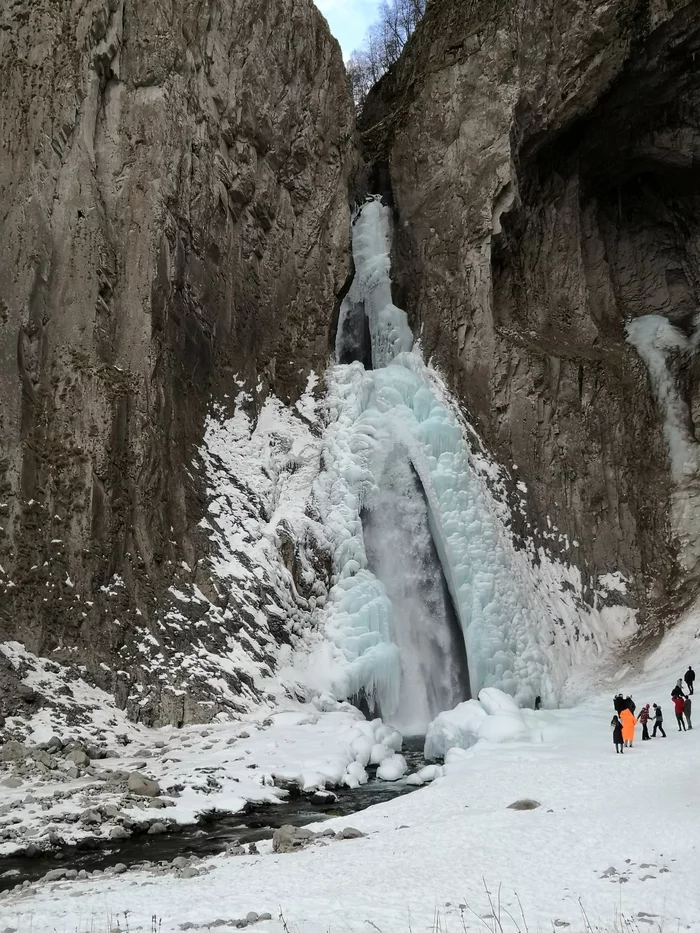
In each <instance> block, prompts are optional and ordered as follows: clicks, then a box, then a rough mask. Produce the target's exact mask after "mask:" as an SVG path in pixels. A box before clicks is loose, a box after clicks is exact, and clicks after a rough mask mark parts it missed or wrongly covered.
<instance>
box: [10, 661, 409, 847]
mask: <svg viewBox="0 0 700 933" xmlns="http://www.w3.org/2000/svg"><path fill="white" fill-rule="evenodd" d="M2 650H3V653H4V654H5V655H6V657H8V658H9V659H10V660H12V661H14V662H15V663H20V662H21V664H22V665H23V666H24V667H25V669H26V675H25V677H24V678H23V683H24V684H26V685H27V686H30V687H32V688H37V689H41V690H42V691H43V693H44V695H45V696H47V697H49V698H51V701H52V702H51V705H47V706H46V707H45V708H43V709H41V710H39V711H38V712H37V713H36V714H34V715H33V716H32V717H30V718H29V719H28V720H24V719H20V718H19V717H10V718H8V720H7V728H8V730H10V731H11V734H13V735H16V736H18V737H20V738H22V739H25V740H26V741H28V744H31V745H34V744H37V743H40V742H46V741H48V740H49V739H50V738H51V737H52V736H55V735H58V736H63V737H68V736H70V737H71V738H75V739H76V740H80V741H82V742H83V743H84V744H85V745H91V744H104V745H106V747H107V748H109V749H111V750H112V751H116V752H117V753H118V755H117V757H114V758H107V759H101V760H96V761H93V762H91V767H92V768H93V769H94V772H95V773H94V774H93V775H90V774H84V775H82V776H80V777H78V778H76V779H73V780H70V779H67V778H64V777H63V776H62V775H61V776H59V775H57V774H56V773H55V772H49V773H48V774H46V775H42V774H40V773H36V774H35V775H34V776H33V777H31V778H30V777H27V776H25V778H24V780H23V783H22V785H21V786H20V787H17V788H8V787H3V788H2V790H3V800H2V805H3V807H0V830H2V829H4V828H6V827H7V826H8V825H10V824H12V826H13V829H15V830H16V833H15V835H14V838H12V839H9V840H4V841H1V842H0V855H7V854H9V853H11V852H13V851H15V850H16V849H18V848H21V847H22V846H24V845H26V844H27V843H28V842H30V841H31V842H35V843H41V842H43V841H45V840H46V837H47V835H48V832H49V830H50V828H51V825H52V822H53V823H59V824H60V827H61V828H60V832H61V835H62V837H63V838H64V839H65V840H66V841H67V842H73V841H78V840H80V839H81V838H84V837H85V836H87V835H96V834H97V835H99V834H100V833H102V834H103V835H105V836H106V835H107V834H108V832H109V830H110V828H111V827H110V826H109V824H105V825H104V826H103V827H102V828H101V829H97V830H96V829H94V828H91V829H90V830H89V831H88V830H86V829H85V828H84V827H83V826H81V825H80V824H79V823H66V822H65V818H66V815H68V814H71V813H82V812H83V811H84V810H85V809H88V808H90V807H95V806H104V805H106V804H113V805H117V806H118V807H119V808H120V809H121V810H122V811H123V812H124V813H126V814H128V815H129V817H130V818H131V819H132V820H134V821H135V822H140V823H143V822H149V821H150V820H152V817H153V811H152V810H148V809H146V810H141V809H138V808H134V807H131V808H125V804H124V801H123V800H122V796H121V792H120V791H119V789H118V788H115V787H112V786H111V785H110V784H109V783H108V782H106V781H105V778H106V777H108V775H109V772H110V771H112V770H115V771H123V772H127V773H129V772H131V771H134V770H139V771H141V772H144V773H146V774H147V776H148V777H151V778H153V779H154V780H156V781H158V783H159V784H160V786H161V788H162V789H163V792H164V795H165V796H166V797H168V796H171V791H172V790H173V789H177V794H176V795H172V798H171V800H172V803H173V806H172V807H169V808H168V811H167V817H168V820H173V821H175V822H178V823H182V824H188V823H193V822H195V821H196V820H197V819H198V817H200V816H201V815H202V814H203V813H205V812H206V811H211V810H217V811H220V812H227V813H236V812H238V811H239V810H241V809H243V808H244V807H245V806H246V804H247V803H268V804H279V803H280V802H282V801H284V800H285V799H286V797H287V791H286V790H281V789H280V788H279V787H277V786H275V785H276V783H280V782H283V783H288V782H291V783H294V784H296V785H297V786H298V787H299V788H300V789H301V790H303V791H313V790H316V789H324V788H325V787H327V786H329V785H331V786H340V785H346V786H358V785H359V784H364V783H366V782H367V773H366V771H365V769H364V765H365V764H367V762H368V761H369V757H370V754H371V753H372V752H373V751H374V752H375V754H376V755H377V756H381V757H383V758H394V757H396V758H397V765H394V767H397V766H398V759H401V756H400V755H396V751H397V750H400V748H401V744H402V738H401V735H400V734H399V733H397V732H396V730H394V729H392V728H390V727H388V726H386V725H385V724H383V723H382V721H381V720H380V719H375V720H373V721H372V722H367V721H366V720H365V719H364V717H363V716H362V714H361V713H360V712H359V710H357V709H356V708H355V707H353V706H351V705H350V704H348V703H338V702H336V701H335V700H332V699H330V698H328V697H326V698H319V699H318V700H314V701H313V702H311V703H306V704H302V703H296V702H294V701H291V700H289V699H287V700H286V701H285V702H284V703H283V704H282V703H277V704H275V705H274V706H273V705H266V704H261V705H260V706H258V708H257V709H256V710H255V712H254V713H251V714H249V715H248V716H244V717H242V718H241V719H240V720H239V721H238V722H235V723H234V722H230V721H223V722H213V723H209V724H207V725H197V726H190V727H186V728H182V729H177V728H174V727H164V728H161V729H147V728H145V727H144V726H142V725H137V724H134V723H132V722H129V720H127V718H126V715H125V714H124V712H123V711H122V710H119V709H117V708H116V705H115V702H114V698H113V697H111V696H110V695H109V694H106V693H104V692H103V691H101V690H99V689H97V688H95V687H91V686H89V685H88V684H86V683H84V682H83V681H81V680H79V679H77V678H75V677H74V676H72V675H71V676H70V678H69V679H68V678H67V677H66V676H65V671H63V670H62V669H61V667H60V665H56V664H50V662H45V661H43V660H42V659H38V658H34V657H33V656H32V655H30V654H29V653H28V652H27V651H26V649H24V648H23V647H22V646H21V645H19V644H17V643H8V644H5V645H3V646H2ZM47 664H49V665H50V666H49V667H47ZM67 682H69V683H70V687H71V691H72V694H73V696H72V698H71V699H70V700H67V699H65V698H63V695H62V693H61V688H62V687H63V686H64V685H65V684H66V683H67ZM62 704H63V705H62ZM76 719H77V720H78V721H77V722H76ZM156 743H157V744H156ZM380 748H381V749H383V753H380V751H379V749H380ZM144 762H145V767H144V766H143V763H144ZM137 766H138V767H137ZM251 766H252V767H251ZM57 794H60V795H61V796H57ZM28 795H29V796H28ZM31 798H34V800H33V801H32V799H31ZM25 799H26V800H29V801H30V803H29V805H28V806H26V807H24V808H23V809H22V811H21V819H19V821H18V820H17V810H16V809H12V810H11V809H10V808H11V807H13V805H15V804H20V803H21V802H22V801H24V800H25ZM5 807H6V808H7V810H6V812H5V811H4V809H3V808H5ZM7 820H9V821H10V822H9V823H8V822H6V821H7Z"/></svg>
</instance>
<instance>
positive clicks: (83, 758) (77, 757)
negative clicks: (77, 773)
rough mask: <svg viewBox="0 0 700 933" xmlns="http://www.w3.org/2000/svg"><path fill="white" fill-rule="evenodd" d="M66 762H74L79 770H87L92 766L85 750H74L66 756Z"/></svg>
mask: <svg viewBox="0 0 700 933" xmlns="http://www.w3.org/2000/svg"><path fill="white" fill-rule="evenodd" d="M66 761H72V762H73V764H74V765H77V766H78V767H79V768H86V767H87V766H88V765H89V764H90V759H89V758H88V755H87V752H86V751H85V750H84V749H83V748H74V749H73V750H72V751H70V752H68V754H67V755H66Z"/></svg>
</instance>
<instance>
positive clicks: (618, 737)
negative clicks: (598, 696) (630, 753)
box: [610, 713, 624, 755]
mask: <svg viewBox="0 0 700 933" xmlns="http://www.w3.org/2000/svg"><path fill="white" fill-rule="evenodd" d="M610 725H611V726H612V734H613V745H614V746H615V751H616V752H617V754H618V755H624V749H623V745H622V723H621V722H620V717H619V716H618V715H617V713H615V715H614V716H613V718H612V719H611V720H610Z"/></svg>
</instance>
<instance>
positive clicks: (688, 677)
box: [685, 666, 695, 693]
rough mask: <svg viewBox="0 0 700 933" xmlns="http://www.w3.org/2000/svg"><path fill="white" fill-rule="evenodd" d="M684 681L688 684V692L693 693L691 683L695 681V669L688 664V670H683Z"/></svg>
mask: <svg viewBox="0 0 700 933" xmlns="http://www.w3.org/2000/svg"><path fill="white" fill-rule="evenodd" d="M685 682H686V684H687V685H688V693H693V692H694V691H693V684H694V683H695V671H694V670H693V668H692V667H690V666H688V670H687V671H686V672H685Z"/></svg>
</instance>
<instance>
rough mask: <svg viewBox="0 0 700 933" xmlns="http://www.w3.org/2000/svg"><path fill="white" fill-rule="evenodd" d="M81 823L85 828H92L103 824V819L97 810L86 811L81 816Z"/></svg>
mask: <svg viewBox="0 0 700 933" xmlns="http://www.w3.org/2000/svg"><path fill="white" fill-rule="evenodd" d="M80 822H81V823H83V824H84V825H85V826H92V825H96V824H99V823H101V822H102V817H101V815H100V813H99V812H98V811H97V810H84V811H83V812H82V813H81V814H80Z"/></svg>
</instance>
